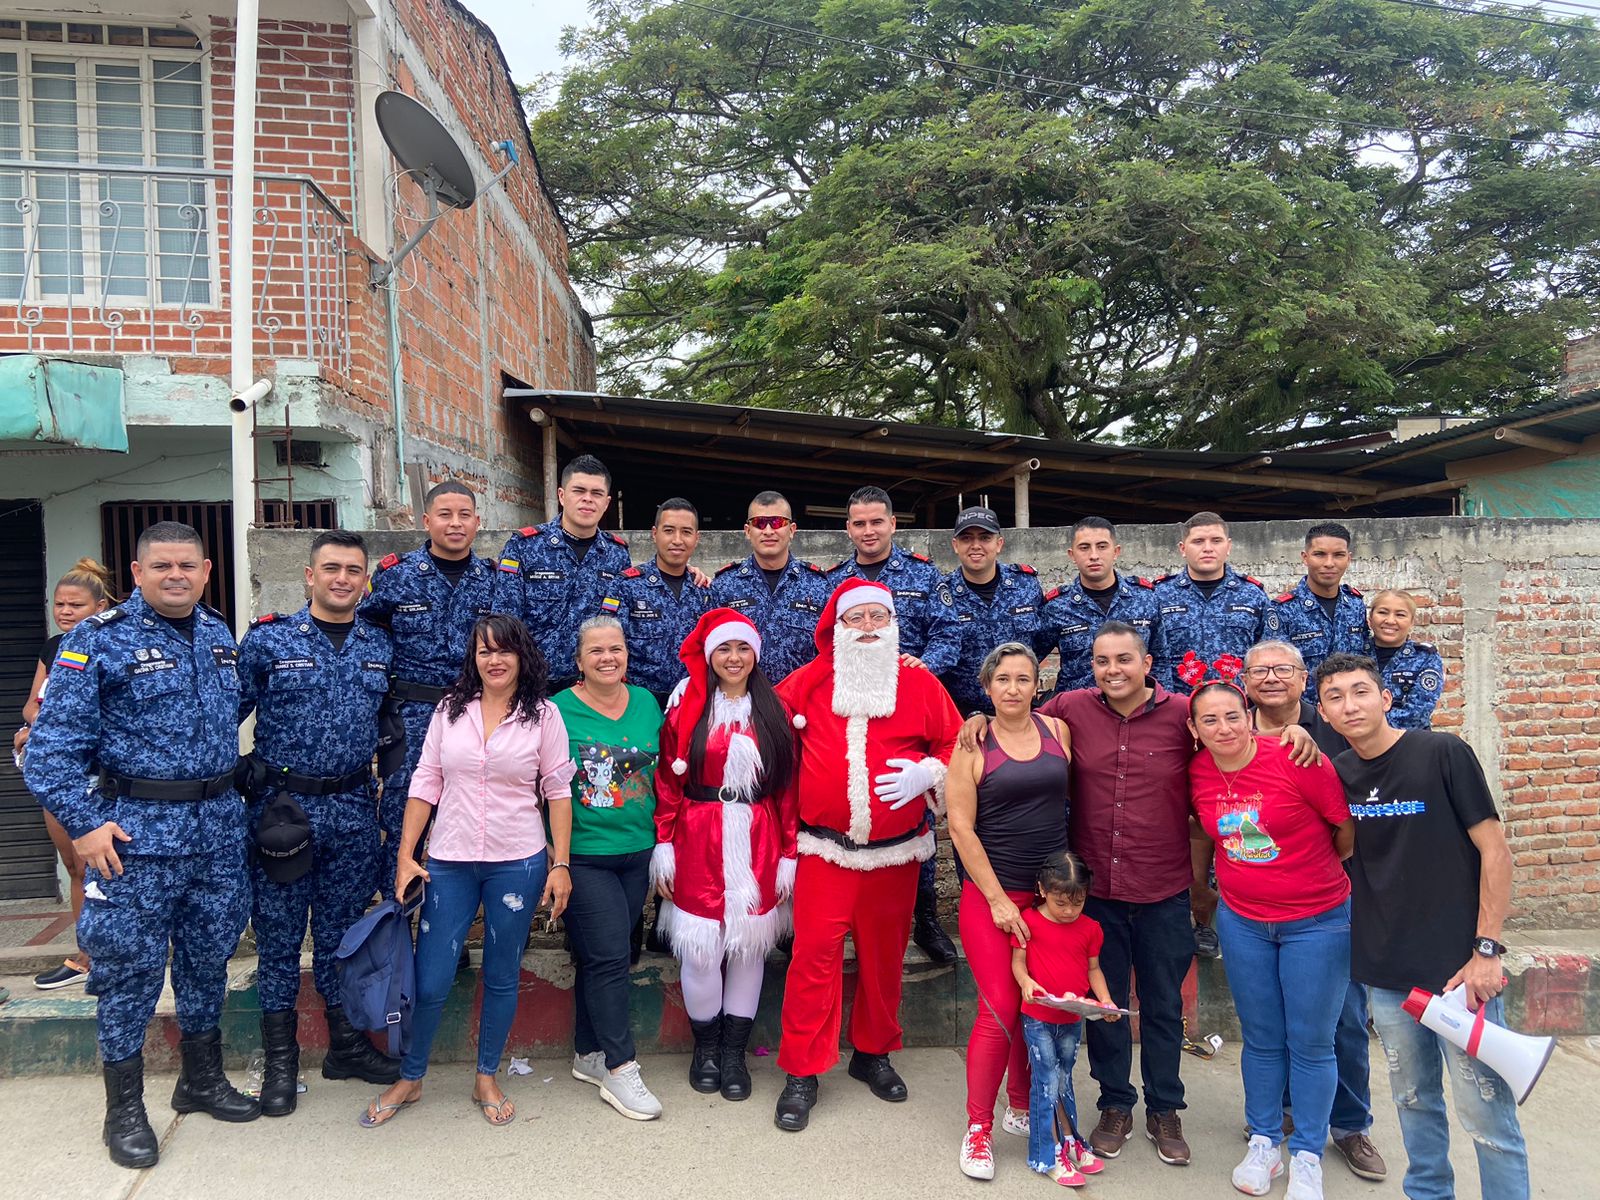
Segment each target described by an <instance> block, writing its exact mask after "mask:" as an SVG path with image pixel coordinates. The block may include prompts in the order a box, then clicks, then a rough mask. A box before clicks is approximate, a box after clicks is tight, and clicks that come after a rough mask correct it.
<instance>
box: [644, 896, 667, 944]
mask: <svg viewBox="0 0 1600 1200" xmlns="http://www.w3.org/2000/svg"><path fill="white" fill-rule="evenodd" d="M651 913H652V915H651V918H650V932H649V933H647V934H646V935H645V939H644V948H645V949H646V950H648V951H650V953H651V954H671V953H672V947H671V946H669V945H667V942H666V939H665V938H663V937H662V936H661V897H660V896H657V897H656V898H655V903H654V906H653V907H652V910H651Z"/></svg>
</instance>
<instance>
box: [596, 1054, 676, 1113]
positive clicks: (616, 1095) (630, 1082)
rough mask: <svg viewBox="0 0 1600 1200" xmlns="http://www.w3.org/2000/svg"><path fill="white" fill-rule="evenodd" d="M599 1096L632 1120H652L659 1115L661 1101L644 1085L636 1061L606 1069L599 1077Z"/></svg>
mask: <svg viewBox="0 0 1600 1200" xmlns="http://www.w3.org/2000/svg"><path fill="white" fill-rule="evenodd" d="M600 1098H601V1099H602V1100H604V1101H605V1102H606V1103H607V1104H609V1105H611V1107H612V1108H614V1109H616V1110H617V1111H618V1112H619V1113H621V1114H622V1115H623V1116H625V1117H627V1118H628V1119H629V1120H632V1121H654V1120H655V1119H656V1118H657V1117H659V1116H660V1115H661V1101H659V1100H657V1099H656V1098H655V1095H654V1094H653V1093H652V1092H651V1091H650V1089H649V1088H647V1087H645V1085H644V1079H643V1078H642V1077H641V1076H640V1074H639V1064H638V1063H636V1062H631V1063H628V1064H627V1065H625V1066H621V1067H618V1068H617V1069H616V1070H615V1071H607V1072H606V1073H605V1075H604V1076H602V1077H601V1079H600Z"/></svg>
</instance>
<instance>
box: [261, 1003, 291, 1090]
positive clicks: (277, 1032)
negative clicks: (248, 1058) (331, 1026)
mask: <svg viewBox="0 0 1600 1200" xmlns="http://www.w3.org/2000/svg"><path fill="white" fill-rule="evenodd" d="M299 1028H300V1014H299V1013H297V1012H295V1010H294V1009H292V1008H291V1009H290V1010H289V1011H288V1012H274V1013H269V1012H264V1013H262V1014H261V1049H262V1050H263V1051H264V1052H265V1054H266V1060H267V1061H266V1068H265V1070H264V1071H263V1072H262V1075H261V1113H262V1115H263V1116H268V1117H287V1116H288V1115H289V1114H290V1113H292V1112H293V1111H294V1106H295V1103H296V1101H297V1099H298V1095H297V1093H298V1092H299V1090H300V1043H299V1041H297V1040H296V1037H295V1035H296V1033H297V1031H298V1030H299Z"/></svg>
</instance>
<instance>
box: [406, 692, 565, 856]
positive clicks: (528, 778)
mask: <svg viewBox="0 0 1600 1200" xmlns="http://www.w3.org/2000/svg"><path fill="white" fill-rule="evenodd" d="M576 772H577V764H576V763H574V762H573V761H572V755H571V753H570V751H569V750H568V747H567V726H566V722H564V721H563V720H562V719H561V713H560V711H559V710H558V709H557V708H556V706H555V705H553V704H551V703H550V702H549V701H548V700H546V701H545V702H544V704H543V705H542V706H541V707H540V710H539V723H538V724H537V725H532V724H529V723H528V722H526V721H521V720H518V721H502V722H500V724H499V725H497V726H496V727H495V731H494V732H493V733H492V734H490V735H489V740H488V742H487V743H486V742H485V741H484V739H483V710H482V708H481V707H480V705H479V703H478V701H476V700H474V701H472V702H471V703H470V704H468V705H467V711H466V712H464V713H463V714H462V715H461V719H460V720H458V721H456V722H455V724H453V725H452V724H451V723H450V721H449V719H448V717H446V715H445V706H444V705H443V704H440V705H439V707H438V708H436V709H434V711H433V719H432V720H431V721H429V722H428V736H427V738H426V740H424V741H423V743H422V758H421V759H420V760H419V761H418V763H417V769H416V772H415V773H414V774H413V775H412V776H411V790H410V793H409V794H410V795H412V796H415V797H416V798H417V799H419V800H426V801H427V802H428V803H429V804H432V805H434V806H435V808H436V809H437V812H436V813H435V815H434V821H433V832H432V834H430V835H429V838H428V856H429V857H430V858H441V859H445V860H447V861H450V862H510V861H513V860H515V859H519V858H530V857H532V856H533V855H535V854H537V853H539V851H541V850H543V849H544V845H545V840H544V820H543V818H542V817H541V816H540V813H539V808H540V802H541V796H542V797H543V798H544V799H545V800H551V799H561V798H564V797H566V796H568V795H569V794H570V792H571V785H572V776H573V775H574V774H575V773H576Z"/></svg>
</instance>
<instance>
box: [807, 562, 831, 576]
mask: <svg viewBox="0 0 1600 1200" xmlns="http://www.w3.org/2000/svg"><path fill="white" fill-rule="evenodd" d="M801 565H802V566H804V567H805V569H806V570H808V571H815V572H816V573H817V574H818V575H826V574H827V572H826V571H824V570H823V569H822V568H821V567H819V566H817V564H816V563H814V562H808V563H802V564H801Z"/></svg>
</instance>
